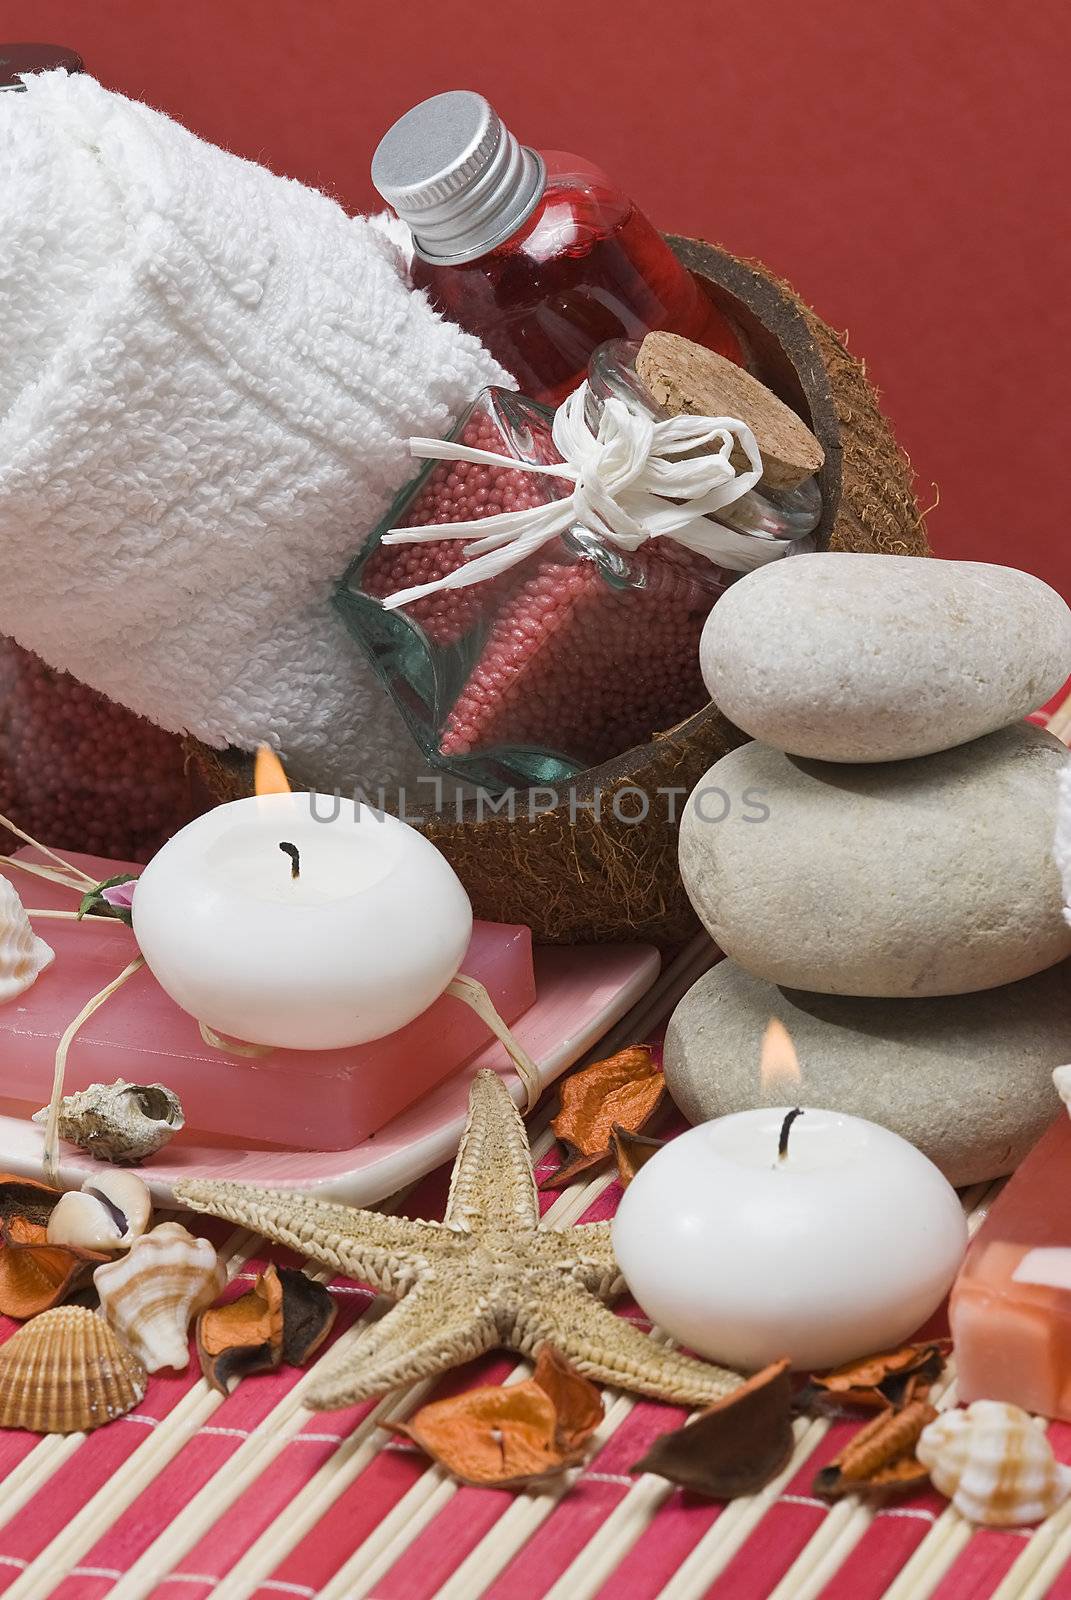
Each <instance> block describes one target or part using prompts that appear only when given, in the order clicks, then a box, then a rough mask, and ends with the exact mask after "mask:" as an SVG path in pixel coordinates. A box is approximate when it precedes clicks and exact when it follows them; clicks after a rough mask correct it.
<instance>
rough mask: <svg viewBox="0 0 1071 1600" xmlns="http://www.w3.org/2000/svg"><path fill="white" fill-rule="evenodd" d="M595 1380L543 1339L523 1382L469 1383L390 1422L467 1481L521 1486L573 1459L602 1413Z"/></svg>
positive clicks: (589, 1435) (392, 1426)
mask: <svg viewBox="0 0 1071 1600" xmlns="http://www.w3.org/2000/svg"><path fill="white" fill-rule="evenodd" d="M602 1415H603V1408H602V1399H601V1397H600V1395H599V1391H598V1389H596V1387H595V1385H594V1384H593V1383H590V1382H589V1381H588V1379H587V1378H585V1377H583V1376H582V1375H581V1374H580V1373H579V1372H577V1371H576V1370H575V1369H574V1368H573V1367H571V1366H570V1365H569V1363H568V1362H567V1361H566V1360H565V1358H564V1357H563V1356H561V1355H559V1354H558V1352H557V1351H556V1350H553V1349H551V1347H550V1346H549V1345H543V1346H542V1348H541V1349H540V1352H539V1358H538V1360H537V1362H536V1369H535V1372H534V1373H533V1374H532V1376H531V1377H530V1378H529V1379H528V1380H527V1381H526V1382H524V1383H514V1384H509V1385H505V1386H503V1385H495V1386H493V1387H488V1388H483V1389H469V1390H468V1391H467V1392H466V1393H464V1394H459V1395H453V1396H451V1398H450V1399H448V1400H436V1401H433V1402H432V1403H431V1404H430V1405H426V1406H422V1407H421V1408H420V1410H419V1411H418V1412H417V1413H416V1415H415V1416H414V1417H413V1418H412V1420H411V1421H410V1422H396V1423H389V1424H387V1423H385V1424H383V1426H385V1427H390V1428H391V1429H392V1431H393V1432H395V1433H400V1434H404V1435H405V1437H406V1438H408V1439H412V1440H413V1442H414V1444H418V1445H419V1446H420V1448H421V1449H422V1450H423V1451H425V1452H426V1454H428V1455H429V1456H431V1457H432V1459H433V1460H435V1461H438V1462H439V1463H440V1464H441V1465H442V1466H444V1467H446V1468H447V1469H448V1471H450V1472H451V1473H452V1474H453V1475H454V1477H455V1478H458V1479H460V1481H461V1482H462V1483H471V1484H477V1485H481V1486H483V1487H494V1488H499V1489H505V1488H521V1487H523V1486H525V1485H527V1484H531V1483H535V1482H538V1481H539V1480H540V1479H543V1478H546V1477H548V1476H550V1475H551V1474H553V1473H556V1472H560V1471H562V1470H563V1468H565V1467H568V1466H572V1465H574V1463H575V1462H577V1461H579V1460H580V1458H581V1456H582V1455H583V1452H584V1448H585V1446H586V1444H587V1442H588V1440H589V1439H590V1437H591V1435H592V1433H593V1432H594V1430H595V1428H596V1427H597V1426H598V1424H599V1422H600V1421H601V1420H602Z"/></svg>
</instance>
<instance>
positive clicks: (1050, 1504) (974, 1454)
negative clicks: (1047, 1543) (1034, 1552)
mask: <svg viewBox="0 0 1071 1600" xmlns="http://www.w3.org/2000/svg"><path fill="white" fill-rule="evenodd" d="M915 1453H916V1455H917V1456H918V1458H919V1460H920V1461H921V1462H922V1465H923V1466H924V1467H925V1468H926V1470H927V1471H928V1472H929V1474H930V1477H931V1478H932V1479H933V1483H934V1487H935V1488H936V1489H939V1490H940V1491H941V1493H942V1494H943V1495H947V1497H948V1498H949V1499H950V1500H951V1502H952V1504H953V1506H955V1508H956V1510H957V1511H958V1512H959V1514H960V1516H961V1517H966V1518H967V1520H968V1521H969V1522H977V1523H981V1524H982V1525H983V1526H985V1527H989V1528H1018V1527H1024V1526H1026V1525H1027V1524H1029V1523H1033V1522H1042V1521H1044V1519H1045V1518H1046V1517H1047V1516H1050V1515H1051V1514H1052V1512H1054V1511H1056V1510H1058V1509H1059V1507H1060V1506H1062V1505H1063V1503H1064V1501H1065V1500H1066V1499H1067V1497H1068V1495H1069V1494H1071V1467H1065V1466H1061V1464H1060V1462H1058V1461H1057V1460H1056V1458H1055V1456H1054V1455H1053V1453H1052V1446H1051V1445H1050V1443H1049V1441H1048V1439H1047V1438H1046V1436H1045V1426H1044V1423H1042V1422H1037V1421H1035V1419H1034V1418H1033V1417H1031V1416H1030V1415H1029V1413H1028V1412H1026V1411H1022V1410H1020V1408H1019V1407H1018V1406H1012V1405H1006V1404H1005V1403H1004V1401H1002V1400H976V1401H975V1402H974V1404H973V1405H970V1406H968V1407H967V1409H966V1410H965V1411H946V1412H944V1413H943V1414H942V1415H941V1416H939V1417H938V1418H937V1420H936V1422H931V1423H930V1425H929V1427H928V1428H926V1429H925V1430H924V1431H923V1434H922V1437H921V1438H920V1439H919V1442H918V1446H917V1448H916V1452H915Z"/></svg>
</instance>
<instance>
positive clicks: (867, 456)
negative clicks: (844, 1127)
mask: <svg viewBox="0 0 1071 1600" xmlns="http://www.w3.org/2000/svg"><path fill="white" fill-rule="evenodd" d="M671 242H672V244H673V246H674V249H675V250H676V251H677V254H678V255H679V256H680V257H681V259H682V260H683V261H684V262H685V264H686V265H687V266H688V267H690V268H691V270H692V271H693V272H694V273H696V274H697V276H698V277H700V278H701V279H702V280H703V282H704V285H705V287H706V288H707V290H708V292H709V293H710V295H711V297H712V298H713V299H714V300H715V301H716V302H717V304H718V305H719V306H720V307H721V308H722V309H723V310H724V311H725V312H726V313H727V314H728V315H729V316H730V317H731V318H732V319H733V320H734V321H735V322H736V323H737V324H738V325H739V326H740V327H741V328H742V329H743V331H744V332H745V334H746V335H747V337H748V339H749V340H750V342H751V344H752V346H753V347H754V349H755V351H756V353H757V355H758V357H759V361H760V365H761V368H762V371H763V377H764V380H765V382H766V383H767V384H768V385H769V387H770V388H771V389H773V390H775V392H776V393H777V394H779V395H780V397H781V399H782V400H784V401H785V402H786V403H787V404H788V405H790V406H791V407H792V408H793V409H794V410H795V411H797V412H798V413H799V415H800V416H802V417H803V419H804V421H805V422H807V423H808V424H809V426H810V427H811V429H812V430H813V431H814V433H815V434H817V436H818V439H819V441H820V443H821V445H822V447H823V449H824V451H825V465H824V466H823V467H822V470H821V472H820V473H819V480H818V481H819V484H820V486H821V489H822V500H823V512H822V520H821V522H820V523H819V526H818V529H817V531H816V536H817V543H818V546H819V548H823V549H830V550H862V551H869V552H872V553H873V552H886V553H889V554H894V555H911V556H921V555H928V554H929V547H928V545H927V542H926V533H925V529H924V527H923V522H922V517H921V515H920V513H919V509H918V505H917V503H916V501H915V497H914V494H913V493H912V487H911V482H912V475H911V467H910V464H909V462H908V460H907V458H906V456H905V455H904V453H903V451H902V450H901V449H900V447H899V445H898V444H897V442H896V440H895V439H894V437H893V435H892V432H891V430H890V428H889V426H888V424H887V423H886V421H885V419H884V417H883V416H882V414H881V411H880V410H879V408H878V403H877V397H876V395H875V393H874V390H873V389H872V388H871V386H870V384H869V383H868V382H867V378H866V373H865V371H864V369H863V366H862V364H861V363H860V362H859V361H857V360H855V358H854V357H852V356H850V355H849V354H848V352H847V350H846V349H845V347H844V344H843V343H842V341H841V340H840V339H839V338H838V336H837V335H836V334H835V333H834V332H833V330H832V329H831V328H829V327H828V326H827V325H826V324H825V323H824V322H823V321H822V320H821V318H820V317H819V316H818V315H817V314H816V313H815V312H814V311H812V310H811V309H810V307H809V306H807V305H805V304H804V303H803V301H802V300H801V299H800V298H799V296H798V295H797V294H796V293H795V292H794V291H793V290H792V289H791V288H790V287H789V285H788V284H786V283H783V282H781V281H780V280H779V279H778V278H775V277H774V276H773V275H772V274H771V273H770V272H768V271H767V270H766V268H765V267H762V266H760V265H759V264H758V263H756V262H751V261H744V260H741V259H740V258H739V257H737V256H732V255H730V254H729V253H728V252H727V251H725V250H721V249H719V248H717V247H716V246H714V245H710V244H706V243H704V242H703V241H701V240H695V239H678V238H674V239H672V241H671ZM745 740H746V735H745V734H743V733H741V732H740V731H739V730H738V729H736V728H734V727H733V726H732V725H731V724H730V723H729V722H727V721H726V719H725V718H724V717H723V716H722V715H721V713H720V712H719V711H718V710H717V709H716V708H715V707H714V706H712V705H710V706H707V707H706V708H705V709H704V710H702V711H699V712H697V713H696V714H695V715H694V716H692V717H689V718H688V719H687V721H685V722H682V723H681V724H679V726H677V727H675V728H671V729H668V730H667V731H666V732H664V733H659V734H656V735H655V736H654V738H653V739H651V741H650V742H649V743H647V744H644V745H639V746H637V747H636V748H635V749H632V750H629V751H626V752H625V754H623V755H621V756H617V757H615V759H614V760H613V761H608V762H604V763H603V764H602V765H601V766H598V767H593V768H591V769H590V770H589V771H587V772H584V773H582V774H581V775H580V776H579V777H577V778H575V779H574V780H573V782H572V784H571V786H570V790H569V791H566V790H563V791H562V793H561V796H560V798H559V800H558V803H557V804H555V805H551V804H548V803H547V802H548V799H549V797H548V795H547V793H546V791H543V790H541V791H540V796H539V798H540V804H539V806H538V808H537V809H536V811H535V814H533V813H532V812H530V810H529V808H528V806H527V805H526V804H525V803H524V800H523V798H522V797H518V800H517V804H516V806H515V808H514V812H513V815H512V816H509V815H506V814H502V815H493V814H490V813H488V812H485V813H484V814H483V815H482V816H481V817H479V818H477V815H476V811H475V806H470V807H469V808H467V809H462V811H461V813H460V816H459V815H458V813H457V811H456V810H455V808H454V807H453V806H451V809H450V811H449V813H448V814H446V815H435V814H433V813H429V812H425V813H424V814H423V819H422V820H423V824H424V828H425V831H426V833H427V835H428V837H429V838H430V839H431V840H433V842H434V843H435V844H436V845H437V846H438V847H439V849H440V850H441V851H442V852H443V854H444V855H445V856H446V857H447V859H448V860H449V861H450V863H451V864H452V866H453V867H454V870H455V871H456V872H457V874H458V876H459V877H460V879H461V881H462V883H463V884H464V885H465V888H466V889H467V890H468V892H469V895H470V896H471V899H472V904H473V909H474V911H475V913H476V915H477V916H478V917H484V918H487V919H488V920H490V921H495V922H514V923H524V924H527V925H528V926H529V927H530V928H531V929H532V931H533V933H534V935H535V937H536V938H537V939H539V940H542V941H544V942H547V943H553V944H580V943H590V942H595V941H610V940H627V939H644V940H650V941H652V942H653V943H656V944H663V945H669V944H673V943H676V942H678V941H679V940H682V939H685V938H687V937H689V936H690V935H691V934H692V933H693V932H695V931H696V929H697V928H698V922H697V920H696V917H695V914H694V912H693V911H692V908H691V906H690V905H689V903H688V898H687V896H686V895H685V892H684V888H683V886H682V884H681V881H680V874H679V872H678V869H677V819H679V816H680V811H681V808H682V806H683V802H684V798H685V796H686V795H687V794H688V792H689V791H690V790H691V789H692V788H694V786H695V784H696V783H698V781H699V779H700V778H701V777H702V775H703V773H704V772H705V771H706V770H707V768H708V767H709V766H710V765H711V764H712V762H714V761H716V760H717V759H718V757H719V756H722V755H724V754H726V752H727V751H729V750H731V749H733V748H734V747H735V746H736V745H739V744H742V743H744V742H745ZM192 751H193V755H194V758H195V760H196V762H197V765H198V766H199V768H200V770H201V773H202V775H203V777H204V779H205V781H206V782H207V784H208V786H209V788H210V790H211V791H212V792H213V793H214V794H215V795H217V796H218V797H219V798H220V799H234V798H236V797H237V796H238V795H241V794H248V793H249V792H250V787H251V765H250V761H249V758H248V757H246V756H244V755H238V754H237V753H230V752H225V753H222V754H221V753H220V752H218V751H212V750H208V749H206V748H205V747H204V746H201V745H197V744H193V745H192ZM659 790H662V791H666V790H672V791H675V805H671V804H670V803H669V801H668V800H667V798H666V795H665V794H664V793H662V794H660V793H659V792H658V791H659ZM626 791H628V792H626ZM636 791H639V792H638V793H637V792H636ZM596 796H598V797H599V803H598V806H597V807H596V803H595V801H596ZM645 797H646V800H647V812H648V814H647V816H646V818H645V820H643V821H639V822H630V821H629V820H628V818H629V817H632V816H635V815H636V814H637V812H640V811H642V810H643V809H644V798H645ZM615 798H616V800H617V813H618V814H615V810H614V802H615Z"/></svg>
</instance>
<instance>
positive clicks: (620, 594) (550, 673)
mask: <svg viewBox="0 0 1071 1600" xmlns="http://www.w3.org/2000/svg"><path fill="white" fill-rule="evenodd" d="M563 555H564V552H562V551H561V550H560V548H559V550H557V551H556V553H555V555H554V556H553V557H550V558H545V559H543V560H542V561H540V562H539V564H538V566H537V567H536V569H535V571H534V572H531V573H529V574H528V575H527V576H524V577H522V578H521V579H520V581H519V583H518V584H517V585H516V586H515V588H514V591H513V593H512V594H510V595H509V597H508V598H507V599H506V600H505V601H504V602H503V603H502V604H501V605H500V607H499V610H498V612H497V615H496V616H495V618H494V620H493V622H492V624H491V627H490V630H489V632H488V635H487V638H486V641H485V643H484V647H483V650H482V652H481V654H480V657H479V659H478V661H477V663H476V665H475V667H474V668H473V671H472V673H471V675H470V676H469V679H468V681H467V683H466V684H465V686H464V687H463V689H462V691H461V693H460V695H459V696H458V698H457V700H456V702H455V704H454V706H453V709H452V710H451V712H450V715H449V718H448V720H447V723H446V726H445V728H444V730H443V735H442V739H441V750H442V754H443V755H444V756H446V757H451V756H461V755H468V754H471V753H473V752H476V751H481V750H487V749H489V748H491V747H493V746H495V745H531V746H536V747H540V748H543V749H549V750H554V751H561V752H563V753H565V754H566V755H567V756H568V757H569V758H570V759H571V760H573V761H574V762H583V763H584V764H585V765H589V766H590V765H593V764H595V763H597V762H600V761H605V760H608V759H609V758H610V757H611V756H614V755H619V754H620V753H621V752H622V751H624V750H627V749H629V748H631V747H632V746H633V745H635V744H638V743H641V742H643V741H644V740H645V739H647V738H648V737H649V736H650V735H651V734H652V733H654V732H655V731H658V730H661V729H665V728H669V727H672V726H673V725H674V723H676V722H679V721H681V720H682V719H683V718H684V717H686V716H688V715H690V713H691V712H693V711H696V710H698V708H699V707H700V706H702V705H703V704H705V702H706V698H707V696H706V691H705V689H704V686H703V681H702V678H701V677H700V674H699V666H698V650H699V635H700V633H701V632H702V628H703V623H704V621H705V619H706V616H707V614H708V612H709V611H710V608H711V606H712V604H713V603H714V600H715V599H716V598H717V595H718V593H719V592H720V579H721V577H722V575H721V574H720V573H719V571H718V569H717V568H714V567H711V566H710V565H709V563H704V564H703V566H704V567H705V571H703V570H702V569H701V568H699V567H695V568H693V566H692V564H691V558H689V557H688V556H687V555H686V554H685V553H683V552H682V553H681V555H682V556H683V559H679V558H678V557H676V556H675V557H674V558H672V559H667V558H666V557H665V556H664V555H662V554H653V553H648V552H647V551H646V550H640V551H637V552H636V553H635V554H634V555H632V556H630V557H629V568H630V573H629V576H630V580H631V583H632V584H633V585H634V586H633V587H622V588H615V587H612V586H611V584H610V583H609V582H608V581H607V577H606V576H605V574H604V573H603V572H602V571H600V569H599V567H598V566H597V565H596V563H595V562H594V561H592V560H590V559H587V558H585V557H576V558H574V559H568V558H567V557H566V558H564V559H563Z"/></svg>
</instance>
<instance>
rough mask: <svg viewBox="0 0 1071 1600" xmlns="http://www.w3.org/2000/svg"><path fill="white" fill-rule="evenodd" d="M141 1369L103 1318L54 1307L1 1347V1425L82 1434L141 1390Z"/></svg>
mask: <svg viewBox="0 0 1071 1600" xmlns="http://www.w3.org/2000/svg"><path fill="white" fill-rule="evenodd" d="M146 1382H147V1378H146V1373H145V1368H144V1367H143V1366H142V1364H141V1362H140V1361H139V1360H138V1359H137V1357H136V1356H135V1355H134V1354H133V1352H132V1351H131V1350H128V1349H127V1347H126V1345H125V1344H124V1343H123V1341H122V1340H121V1339H120V1338H119V1337H118V1335H117V1334H115V1333H114V1332H113V1331H112V1329H111V1328H109V1326H108V1324H107V1323H106V1322H105V1321H104V1319H103V1317H98V1316H97V1314H96V1313H95V1312H93V1311H87V1310H86V1308H85V1307H84V1306H58V1307H57V1308H56V1310H55V1311H43V1312H42V1313H41V1315H40V1316H39V1317H34V1319H33V1321H32V1322H28V1323H26V1325H25V1327H22V1328H20V1329H19V1331H18V1333H15V1334H13V1335H12V1336H11V1338H10V1339H9V1340H8V1341H7V1343H6V1344H4V1345H3V1346H2V1347H0V1428H29V1429H30V1430H31V1431H32V1432H33V1433H86V1432H88V1431H89V1429H90V1428H99V1427H100V1426H101V1424H102V1423H104V1422H111V1421H112V1420H113V1418H115V1417H121V1416H123V1415H125V1413H126V1412H127V1411H130V1410H132V1409H133V1407H134V1406H136V1405H137V1403H138V1401H139V1400H140V1399H141V1398H142V1396H143V1395H144V1393H145V1385H146Z"/></svg>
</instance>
